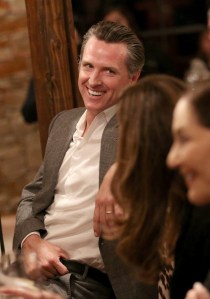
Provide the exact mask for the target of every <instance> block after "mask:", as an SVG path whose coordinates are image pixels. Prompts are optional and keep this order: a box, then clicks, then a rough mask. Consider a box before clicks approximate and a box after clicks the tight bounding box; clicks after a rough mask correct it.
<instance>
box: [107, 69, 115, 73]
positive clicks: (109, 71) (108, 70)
mask: <svg viewBox="0 0 210 299" xmlns="http://www.w3.org/2000/svg"><path fill="white" fill-rule="evenodd" d="M106 72H107V74H115V72H114V71H113V70H111V69H107V70H106Z"/></svg>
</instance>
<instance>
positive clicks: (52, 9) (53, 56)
mask: <svg viewBox="0 0 210 299" xmlns="http://www.w3.org/2000/svg"><path fill="white" fill-rule="evenodd" d="M25 3H26V12H27V20H28V31H29V40H30V47H31V59H32V68H33V78H34V82H35V91H36V105H37V112H38V121H39V129H40V139H41V147H42V153H44V150H45V146H46V141H47V136H48V127H49V123H50V121H51V120H52V118H53V117H54V116H55V114H57V113H58V112H60V111H62V110H65V109H71V108H74V107H78V106H82V105H83V104H82V100H81V97H80V95H79V92H78V88H77V77H78V65H77V47H76V41H75V34H74V21H73V13H72V4H71V0H25Z"/></svg>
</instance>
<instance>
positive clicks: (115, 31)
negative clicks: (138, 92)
mask: <svg viewBox="0 0 210 299" xmlns="http://www.w3.org/2000/svg"><path fill="white" fill-rule="evenodd" d="M92 36H94V37H96V38H97V39H98V40H101V41H104V42H106V43H123V44H125V45H126V46H127V49H128V55H127V60H126V65H127V68H128V72H129V74H130V75H133V74H135V73H136V72H137V71H141V70H142V68H143V65H144V59H145V57H144V47H143V44H142V42H141V41H140V40H139V38H138V37H137V35H136V34H135V33H134V32H133V31H132V30H131V29H129V28H128V27H126V26H122V25H119V24H117V23H114V22H109V21H100V22H98V23H97V24H95V25H93V26H92V27H90V29H89V30H88V31H87V33H86V34H85V35H84V37H83V42H82V46H81V52H80V60H81V59H82V56H83V52H84V48H85V45H86V44H87V42H88V40H89V39H90V38H91V37H92Z"/></svg>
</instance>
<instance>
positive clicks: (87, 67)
mask: <svg viewBox="0 0 210 299" xmlns="http://www.w3.org/2000/svg"><path fill="white" fill-rule="evenodd" d="M83 67H84V68H86V69H91V68H92V65H91V64H84V65H83Z"/></svg>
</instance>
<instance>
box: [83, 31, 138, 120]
mask: <svg viewBox="0 0 210 299" xmlns="http://www.w3.org/2000/svg"><path fill="white" fill-rule="evenodd" d="M126 57H127V47H126V45H125V44H123V43H106V42H104V41H101V40H98V39H97V38H95V37H91V38H90V39H89V40H88V41H87V44H86V45H85V48H84V52H83V56H82V58H81V62H80V67H79V80H78V86H79V90H80V93H81V95H82V98H83V101H84V105H85V107H86V109H87V110H88V113H89V114H91V115H92V116H93V117H95V115H97V114H98V113H100V112H101V111H103V110H105V109H107V108H109V107H111V106H113V105H114V104H116V102H117V96H118V94H119V92H120V91H122V89H123V88H125V87H126V86H127V85H128V84H131V83H132V82H135V81H137V79H138V75H139V74H136V75H135V76H133V78H131V77H130V76H129V73H128V69H127V66H126Z"/></svg>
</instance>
